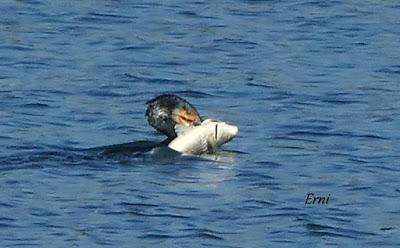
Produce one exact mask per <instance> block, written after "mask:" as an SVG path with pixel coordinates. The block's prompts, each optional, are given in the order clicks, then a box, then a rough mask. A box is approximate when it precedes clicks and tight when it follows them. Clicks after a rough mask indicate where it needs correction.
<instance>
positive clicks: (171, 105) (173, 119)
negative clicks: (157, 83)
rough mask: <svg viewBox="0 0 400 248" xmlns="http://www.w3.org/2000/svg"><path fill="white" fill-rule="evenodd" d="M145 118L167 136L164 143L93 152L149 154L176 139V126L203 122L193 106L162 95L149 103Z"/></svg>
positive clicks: (113, 147)
mask: <svg viewBox="0 0 400 248" xmlns="http://www.w3.org/2000/svg"><path fill="white" fill-rule="evenodd" d="M145 116H146V117H147V121H148V122H149V124H150V125H151V126H152V127H154V128H155V129H156V130H158V131H159V132H161V133H163V134H165V135H166V136H167V138H166V139H165V140H164V141H163V142H154V141H143V140H142V141H134V142H129V143H124V144H116V145H109V146H102V147H97V148H94V149H92V150H94V151H100V153H101V154H103V155H111V154H121V153H122V154H132V153H142V152H147V151H150V150H152V149H153V148H155V147H162V146H167V145H168V143H169V142H171V141H172V140H173V139H174V138H175V137H176V133H175V125H176V124H180V125H183V126H191V125H197V124H200V123H201V121H202V120H201V118H200V115H199V113H198V112H197V110H196V108H195V107H194V106H193V105H192V104H190V103H189V102H188V101H186V100H185V99H183V98H181V97H179V96H176V95H172V94H165V95H160V96H157V97H155V98H153V99H151V100H150V101H148V102H147V109H146V114H145Z"/></svg>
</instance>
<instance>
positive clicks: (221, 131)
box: [168, 119, 239, 154]
mask: <svg viewBox="0 0 400 248" xmlns="http://www.w3.org/2000/svg"><path fill="white" fill-rule="evenodd" d="M175 132H176V134H177V137H176V138H175V139H174V140H173V141H171V142H170V143H169V145H168V147H169V148H171V149H173V150H175V151H178V152H180V153H186V154H203V153H211V152H214V151H215V150H216V149H217V148H218V147H220V146H221V145H223V144H225V143H227V142H229V141H230V140H231V139H233V137H235V136H236V135H237V134H238V132H239V128H238V127H237V126H235V125H231V124H227V123H225V122H222V121H217V120H212V119H207V120H204V121H203V122H202V123H201V125H199V126H189V127H185V126H181V125H175Z"/></svg>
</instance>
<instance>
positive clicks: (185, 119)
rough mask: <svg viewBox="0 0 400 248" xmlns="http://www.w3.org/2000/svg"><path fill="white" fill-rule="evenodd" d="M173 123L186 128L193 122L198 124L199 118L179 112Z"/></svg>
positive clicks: (191, 113) (195, 115)
mask: <svg viewBox="0 0 400 248" xmlns="http://www.w3.org/2000/svg"><path fill="white" fill-rule="evenodd" d="M175 121H176V123H178V124H179V125H182V126H186V127H188V126H191V125H193V122H200V117H199V116H198V115H197V114H196V113H193V112H187V111H185V110H179V111H178V113H177V114H176V115H175Z"/></svg>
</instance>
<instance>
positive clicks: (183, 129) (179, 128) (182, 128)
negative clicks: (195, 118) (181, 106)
mask: <svg viewBox="0 0 400 248" xmlns="http://www.w3.org/2000/svg"><path fill="white" fill-rule="evenodd" d="M192 128H193V127H192V126H189V127H186V126H183V125H175V133H176V136H180V135H182V134H184V133H186V132H187V131H189V130H191V129H192Z"/></svg>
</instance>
